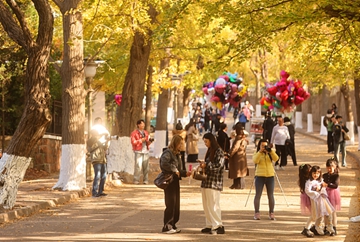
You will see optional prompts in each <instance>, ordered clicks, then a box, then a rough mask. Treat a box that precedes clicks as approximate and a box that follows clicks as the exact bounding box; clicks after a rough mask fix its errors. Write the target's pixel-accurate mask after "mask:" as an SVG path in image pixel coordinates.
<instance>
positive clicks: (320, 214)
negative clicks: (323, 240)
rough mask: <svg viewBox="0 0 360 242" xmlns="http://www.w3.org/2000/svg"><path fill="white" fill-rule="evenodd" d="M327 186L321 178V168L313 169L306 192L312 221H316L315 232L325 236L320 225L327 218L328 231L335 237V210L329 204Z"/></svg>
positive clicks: (306, 184) (314, 167)
mask: <svg viewBox="0 0 360 242" xmlns="http://www.w3.org/2000/svg"><path fill="white" fill-rule="evenodd" d="M326 186H327V184H326V183H324V182H323V181H322V178H321V168H320V167H319V166H313V167H311V170H310V176H309V180H307V181H306V183H305V192H306V194H307V195H308V196H309V197H310V201H311V217H312V220H315V230H316V232H318V234H319V235H324V230H323V228H321V227H320V224H321V222H322V220H323V218H324V217H325V226H326V230H327V231H328V232H329V233H330V235H334V234H335V231H334V228H333V224H332V216H333V213H334V212H335V209H334V207H333V206H332V205H331V203H330V202H329V199H328V195H327V192H326V188H325V187H326Z"/></svg>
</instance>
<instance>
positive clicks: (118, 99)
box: [114, 94, 122, 106]
mask: <svg viewBox="0 0 360 242" xmlns="http://www.w3.org/2000/svg"><path fill="white" fill-rule="evenodd" d="M114 99H115V102H116V104H117V105H118V106H120V104H121V101H122V95H121V94H116V95H115V97H114Z"/></svg>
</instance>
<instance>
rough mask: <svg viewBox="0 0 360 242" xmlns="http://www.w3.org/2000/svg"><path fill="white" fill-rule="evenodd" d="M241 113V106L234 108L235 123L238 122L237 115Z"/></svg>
mask: <svg viewBox="0 0 360 242" xmlns="http://www.w3.org/2000/svg"><path fill="white" fill-rule="evenodd" d="M238 115H239V107H235V108H234V113H233V118H234V124H235V123H236V122H237V117H238Z"/></svg>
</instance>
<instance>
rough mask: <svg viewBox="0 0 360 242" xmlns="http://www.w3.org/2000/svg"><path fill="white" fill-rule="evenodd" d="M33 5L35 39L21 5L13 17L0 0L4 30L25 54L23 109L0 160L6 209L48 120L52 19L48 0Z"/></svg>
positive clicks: (0, 183)
mask: <svg viewBox="0 0 360 242" xmlns="http://www.w3.org/2000/svg"><path fill="white" fill-rule="evenodd" d="M13 4H14V5H16V3H13ZM34 6H35V8H36V11H37V12H38V14H39V26H38V30H39V32H38V36H41V38H37V39H36V38H34V37H33V36H31V34H30V32H29V31H28V27H27V23H26V22H25V19H23V18H22V16H23V14H24V13H21V12H20V8H16V7H15V8H11V10H12V11H13V12H17V14H16V16H17V17H19V16H20V18H19V19H17V20H15V19H14V17H15V14H13V13H11V12H10V7H5V6H4V3H3V1H1V2H0V22H1V24H2V26H3V27H4V30H5V31H6V32H7V34H8V35H9V36H10V37H11V38H12V40H14V41H15V42H16V43H18V44H19V45H20V46H21V47H22V48H24V50H25V51H26V53H27V55H28V61H27V65H26V66H27V68H26V80H25V85H24V86H25V93H26V94H25V108H24V112H23V114H22V116H21V120H20V122H19V125H18V127H17V129H16V131H15V133H14V135H13V137H12V139H11V141H10V143H9V146H8V147H7V149H6V150H5V152H4V154H3V157H2V159H1V160H0V204H2V206H3V207H4V208H5V209H11V208H13V206H14V205H15V202H16V195H17V191H18V186H19V184H20V182H21V181H22V179H23V178H24V175H25V172H26V169H27V168H28V166H29V163H30V161H31V157H30V155H31V153H32V151H33V149H34V146H35V145H36V144H37V142H38V141H39V140H40V139H41V138H42V137H43V135H44V133H45V131H46V128H47V126H48V124H49V123H50V121H51V113H50V111H49V106H50V91H49V76H48V60H49V56H50V49H51V43H52V31H53V23H54V19H53V15H52V11H51V8H50V5H49V3H48V2H47V1H45V0H39V1H34ZM13 23H19V25H16V24H13ZM35 39H36V42H35Z"/></svg>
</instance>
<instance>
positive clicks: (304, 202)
mask: <svg viewBox="0 0 360 242" xmlns="http://www.w3.org/2000/svg"><path fill="white" fill-rule="evenodd" d="M310 170H311V165H309V164H302V165H301V166H299V180H298V185H299V188H300V208H301V214H302V215H309V214H310V211H311V202H310V198H309V196H308V195H307V194H306V193H305V184H306V181H307V180H309V175H310ZM313 223H314V221H313V220H312V216H310V217H309V218H308V220H307V222H306V226H305V227H304V230H303V231H302V232H301V234H303V235H305V236H306V237H314V234H313V233H312V232H311V231H310V228H311V226H312V224H313Z"/></svg>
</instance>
